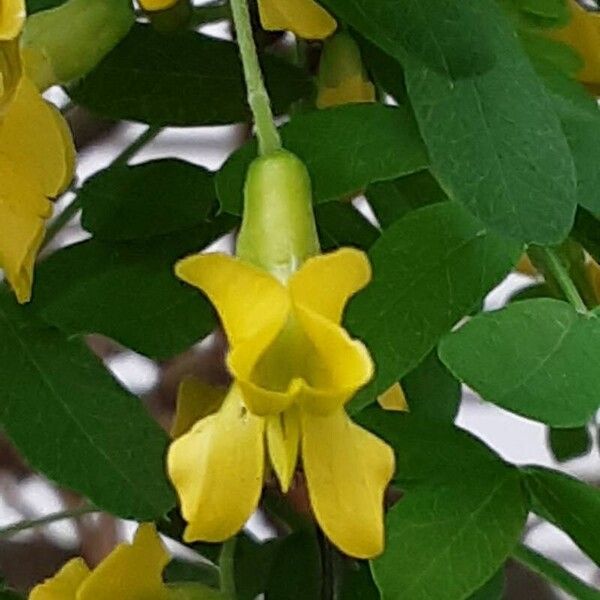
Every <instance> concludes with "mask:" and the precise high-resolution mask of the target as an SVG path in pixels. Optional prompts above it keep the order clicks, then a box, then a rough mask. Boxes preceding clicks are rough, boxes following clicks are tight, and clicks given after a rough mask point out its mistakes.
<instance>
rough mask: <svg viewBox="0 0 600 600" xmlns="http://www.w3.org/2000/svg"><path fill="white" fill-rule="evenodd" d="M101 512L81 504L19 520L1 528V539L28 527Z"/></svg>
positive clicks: (93, 507)
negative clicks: (77, 506)
mask: <svg viewBox="0 0 600 600" xmlns="http://www.w3.org/2000/svg"><path fill="white" fill-rule="evenodd" d="M97 512H101V511H100V510H99V509H97V508H96V507H95V506H89V505H88V506H81V507H80V508H74V509H71V510H64V511H62V512H57V513H53V514H51V515H47V516H45V517H41V518H39V519H31V520H27V521H19V522H18V523H15V524H14V525H10V526H8V527H5V528H3V529H0V539H3V538H7V537H11V536H13V535H15V534H17V533H19V532H21V531H26V530H27V529H33V528H35V527H42V526H44V525H49V524H50V523H54V522H56V521H64V520H65V519H74V518H76V517H81V516H83V515H89V514H90V513H97Z"/></svg>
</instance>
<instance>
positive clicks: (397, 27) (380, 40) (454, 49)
mask: <svg viewBox="0 0 600 600" xmlns="http://www.w3.org/2000/svg"><path fill="white" fill-rule="evenodd" d="M322 4H323V5H324V6H325V7H327V8H329V9H330V10H332V11H333V12H334V13H335V14H336V15H338V16H339V17H341V20H342V21H344V22H345V23H348V24H349V25H351V26H352V27H354V28H355V29H356V30H357V31H359V32H360V33H361V34H362V35H364V36H365V37H366V38H368V39H369V40H371V42H373V43H374V44H377V45H378V46H379V47H380V48H381V49H382V50H384V51H385V52H387V53H388V54H389V55H390V56H393V57H394V58H396V59H397V60H398V61H400V62H401V63H402V62H404V61H405V60H407V59H408V58H409V57H411V58H412V59H414V60H419V61H422V62H423V63H424V64H426V65H428V66H429V67H431V68H433V69H436V70H438V71H440V72H442V73H444V74H446V75H448V76H450V77H452V78H460V77H465V76H468V75H472V74H473V73H480V72H483V71H486V70H487V69H489V68H490V67H491V66H492V65H493V64H494V61H495V56H494V55H495V52H496V50H497V49H496V48H495V47H494V45H493V44H491V43H490V41H489V39H488V38H487V37H486V35H485V33H486V32H485V29H484V27H483V18H482V15H480V14H479V12H478V11H476V10H474V8H472V6H471V3H468V2H457V1H456V0H406V1H405V2H403V3H402V4H401V5H400V4H398V2H397V0H370V2H369V3H368V10H365V3H364V0H323V1H322Z"/></svg>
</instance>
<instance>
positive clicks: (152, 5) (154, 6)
mask: <svg viewBox="0 0 600 600" xmlns="http://www.w3.org/2000/svg"><path fill="white" fill-rule="evenodd" d="M177 2H179V0H140V6H141V7H142V8H143V9H144V10H147V11H148V12H156V11H159V10H168V9H169V8H172V7H173V6H175V5H176V4H177Z"/></svg>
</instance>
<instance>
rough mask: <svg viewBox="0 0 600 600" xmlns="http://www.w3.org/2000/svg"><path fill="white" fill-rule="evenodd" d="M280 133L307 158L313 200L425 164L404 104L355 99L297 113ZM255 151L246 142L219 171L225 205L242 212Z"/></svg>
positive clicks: (219, 187) (335, 195)
mask: <svg viewBox="0 0 600 600" xmlns="http://www.w3.org/2000/svg"><path fill="white" fill-rule="evenodd" d="M281 136H282V139H283V144H284V146H285V147H286V148H287V149H288V150H289V151H290V152H293V153H295V154H297V155H298V156H299V157H300V158H301V159H302V160H303V161H304V163H305V164H306V166H307V168H308V171H309V173H310V176H311V179H312V183H313V192H314V201H315V203H320V202H327V201H331V200H338V199H340V198H343V197H344V196H347V195H349V194H354V193H356V192H357V191H359V190H360V189H361V188H363V187H365V186H367V185H368V184H369V183H372V182H373V181H383V180H386V179H396V178H397V177H400V176H401V175H408V174H409V173H414V172H415V171H420V170H421V169H424V168H426V167H427V155H426V152H425V149H424V146H423V142H422V141H421V138H420V136H419V132H418V131H417V127H416V125H415V122H414V119H413V117H412V115H411V114H410V113H409V112H408V111H407V110H406V109H405V108H402V107H389V106H382V105H380V104H357V105H348V106H339V107H336V108H330V109H327V110H319V111H312V112H310V113H305V114H299V115H297V116H294V117H293V118H292V120H291V121H290V122H289V123H287V124H286V125H284V126H283V127H282V128H281ZM256 155H257V146H256V142H255V141H252V142H249V143H248V144H246V145H245V146H243V147H242V148H241V149H240V150H238V151H237V152H234V153H233V154H232V155H231V156H230V157H229V159H228V160H227V162H226V163H225V164H224V165H223V167H222V168H221V170H220V171H219V172H218V174H217V194H218V196H219V200H220V202H221V207H222V208H223V210H224V211H226V212H228V213H231V214H235V215H239V214H241V212H242V203H243V197H244V194H243V188H244V180H245V178H246V171H247V169H248V166H249V165H250V163H251V162H252V160H253V159H254V158H255V157H256Z"/></svg>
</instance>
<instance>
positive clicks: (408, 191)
mask: <svg viewBox="0 0 600 600" xmlns="http://www.w3.org/2000/svg"><path fill="white" fill-rule="evenodd" d="M365 195H366V197H367V200H368V201H369V204H370V205H371V208H372V209H373V211H374V212H375V216H376V217H377V220H378V221H379V224H380V225H381V227H382V229H387V228H388V227H389V226H390V225H391V224H392V223H393V222H394V221H397V220H398V219H400V218H401V217H403V216H404V215H405V214H406V213H408V212H410V211H411V210H415V209H417V208H421V207H422V206H427V205H429V204H435V203H437V202H445V201H446V200H448V196H446V194H445V193H444V191H443V190H442V188H440V186H439V184H438V182H437V181H436V180H435V179H434V178H433V177H432V176H431V173H429V171H420V172H419V173H414V174H413V175H407V176H406V177H401V178H400V179H395V180H394V181H381V182H378V183H373V184H371V185H370V186H369V187H368V188H367V191H366V193H365Z"/></svg>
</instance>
